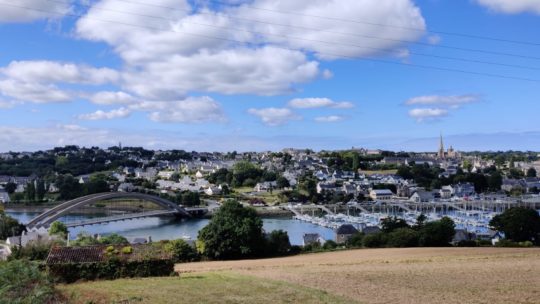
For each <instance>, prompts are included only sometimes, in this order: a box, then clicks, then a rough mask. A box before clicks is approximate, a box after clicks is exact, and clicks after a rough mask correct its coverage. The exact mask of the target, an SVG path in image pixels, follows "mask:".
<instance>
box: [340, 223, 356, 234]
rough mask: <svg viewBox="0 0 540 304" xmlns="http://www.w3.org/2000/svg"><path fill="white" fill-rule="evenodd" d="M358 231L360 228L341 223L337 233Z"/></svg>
mask: <svg viewBox="0 0 540 304" xmlns="http://www.w3.org/2000/svg"><path fill="white" fill-rule="evenodd" d="M357 232H358V229H356V228H354V226H353V225H351V224H344V225H341V226H340V227H339V228H338V229H337V230H336V234H355V233H357Z"/></svg>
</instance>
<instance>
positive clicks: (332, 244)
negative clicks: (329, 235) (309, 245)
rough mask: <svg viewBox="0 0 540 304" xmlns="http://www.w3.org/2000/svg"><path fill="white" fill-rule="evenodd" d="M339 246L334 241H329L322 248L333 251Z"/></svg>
mask: <svg viewBox="0 0 540 304" xmlns="http://www.w3.org/2000/svg"><path fill="white" fill-rule="evenodd" d="M337 246H338V244H337V243H336V242H334V241H332V240H328V241H326V242H324V245H323V246H322V248H323V249H324V250H332V249H336V248H337Z"/></svg>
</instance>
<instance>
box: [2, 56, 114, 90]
mask: <svg viewBox="0 0 540 304" xmlns="http://www.w3.org/2000/svg"><path fill="white" fill-rule="evenodd" d="M0 73H2V74H4V75H5V76H6V77H9V78H11V79H15V80H17V81H22V82H32V83H35V82H37V83H77V84H92V85H98V84H107V83H115V82H117V81H118V80H119V73H118V72H117V71H115V70H113V69H110V68H94V67H90V66H87V65H78V64H73V63H60V62H54V61H12V62H11V63H10V64H9V65H8V66H6V67H5V68H1V69H0Z"/></svg>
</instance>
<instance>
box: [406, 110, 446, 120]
mask: <svg viewBox="0 0 540 304" xmlns="http://www.w3.org/2000/svg"><path fill="white" fill-rule="evenodd" d="M447 115H448V110H447V109H441V108H427V109H423V108H418V109H411V110H409V116H410V117H412V118H414V119H416V121H417V122H423V121H426V120H434V119H438V118H441V117H445V116H447Z"/></svg>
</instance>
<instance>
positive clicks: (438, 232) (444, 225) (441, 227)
mask: <svg viewBox="0 0 540 304" xmlns="http://www.w3.org/2000/svg"><path fill="white" fill-rule="evenodd" d="M419 234H420V237H419V245H420V246H423V247H444V246H449V245H450V242H451V241H452V239H453V238H454V235H455V234H456V230H455V224H454V221H453V220H452V219H450V218H449V217H446V216H445V217H443V218H442V219H440V220H438V221H434V222H429V223H426V224H425V225H424V227H423V228H422V229H421V230H420V231H419Z"/></svg>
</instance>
